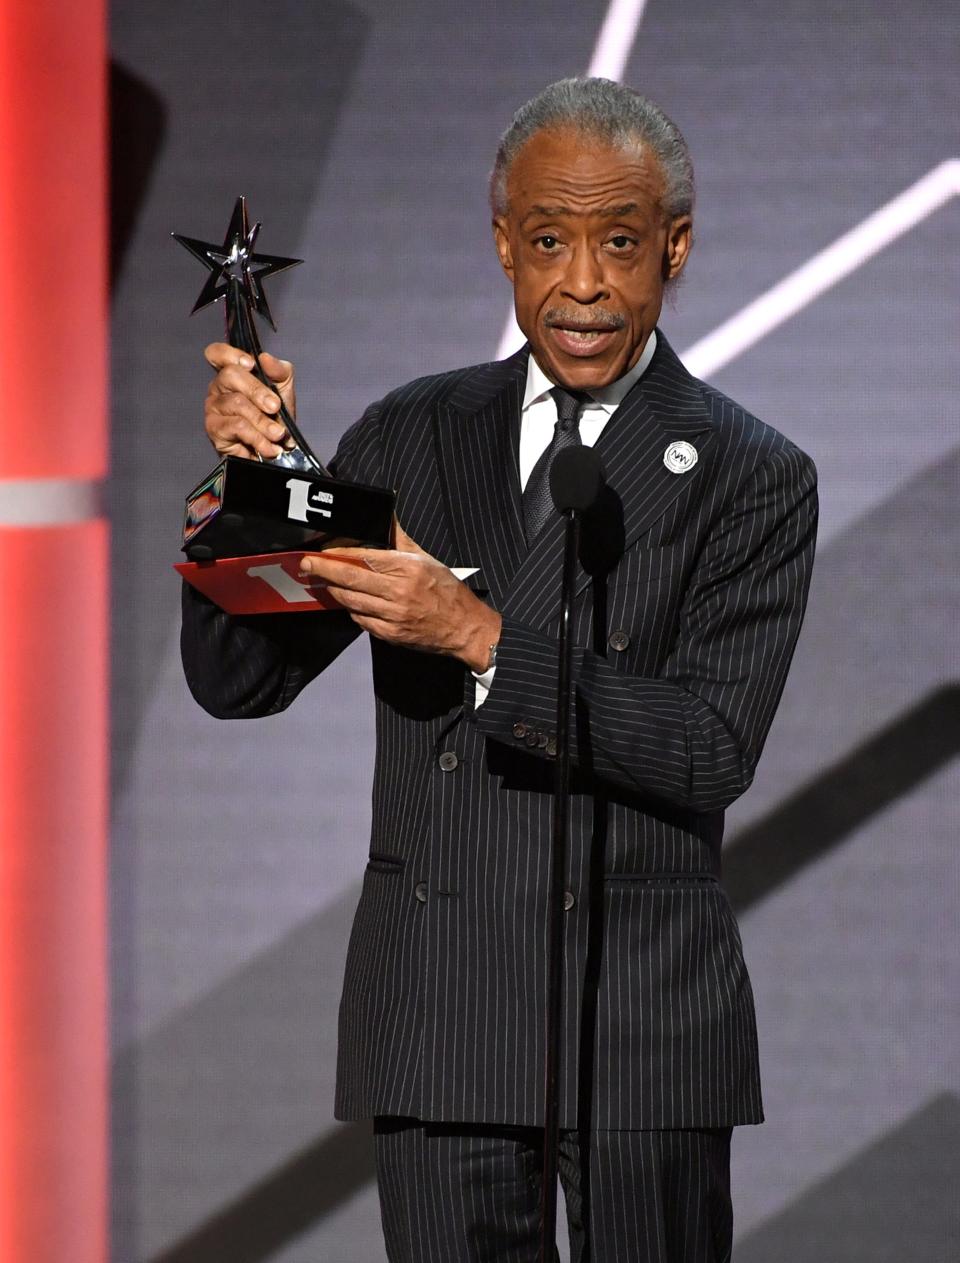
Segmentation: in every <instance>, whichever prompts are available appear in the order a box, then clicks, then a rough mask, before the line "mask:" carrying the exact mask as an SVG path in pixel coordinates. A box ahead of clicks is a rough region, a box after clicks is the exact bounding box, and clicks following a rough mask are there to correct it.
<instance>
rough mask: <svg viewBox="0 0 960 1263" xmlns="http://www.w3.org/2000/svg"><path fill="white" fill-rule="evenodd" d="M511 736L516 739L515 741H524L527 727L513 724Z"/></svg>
mask: <svg viewBox="0 0 960 1263" xmlns="http://www.w3.org/2000/svg"><path fill="white" fill-rule="evenodd" d="M513 735H514V736H515V737H516V739H517V740H518V741H522V740H523V739H524V737H525V736H526V735H527V725H526V724H514V725H513Z"/></svg>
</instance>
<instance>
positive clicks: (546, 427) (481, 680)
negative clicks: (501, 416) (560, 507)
mask: <svg viewBox="0 0 960 1263" xmlns="http://www.w3.org/2000/svg"><path fill="white" fill-rule="evenodd" d="M656 349H657V334H656V331H655V330H654V331H652V332H651V334H650V336H649V338H647V344H646V346H645V347H644V348H643V351H642V353H641V355H640V358H639V359H638V360H637V362H636V364H634V366H633V368H631V369H630V370H629V371H628V372H626V373H624V375H623V376H622V377H618V378H617V380H616V381H615V382H611V384H610V385H609V386H604V387H602V388H601V389H599V390H590V391H586V392H584V393H586V394H589V395H590V402H589V403H586V404H584V406H583V408H582V409H581V412H580V420H579V426H580V438H581V440H582V441H583V445H584V447H593V445H594V443H596V441H597V439H598V438H599V437H600V435H601V433H602V432H603V427H604V426H605V425H606V424H607V422H608V421H609V420H610V418H611V417H612V416H613V414H614V412H616V410H617V408H619V407H620V404H621V403H622V402H623V400H624V399H625V398H626V396H627V394H628V392H629V391H630V390H631V389H632V388H633V387H634V385H635V384H636V383H637V382H638V381H639V380H640V378H641V377H642V376H643V374H644V373H645V372H646V370H647V366H648V365H649V363H650V361H651V360H652V359H653V354H654V352H655V351H656ZM555 385H556V383H555V382H552V381H551V380H550V378H549V377H548V376H547V375H546V373H545V372H544V371H543V369H542V368H541V367H540V365H539V364H538V363H537V361H536V360H535V359H534V358H533V355H532V354H531V355H530V356H529V358H528V360H527V386H526V390H525V391H524V392H523V405H522V408H521V411H520V490H521V491H523V489H524V487H526V485H527V480H528V478H529V477H530V475H531V473H532V472H533V467H534V466H535V465H536V463H537V461H538V460H539V459H540V457H541V456H542V455H543V453H544V452H545V451H546V450H547V448H548V447H549V446H550V441H551V439H552V438H553V432H554V430H555V428H556V425H557V404H556V400H555V399H554V397H553V395H551V394H550V391H551V390H552V389H553V387H554V386H555ZM495 671H496V667H490V669H489V670H488V671H484V672H483V673H482V674H478V673H477V672H476V671H474V672H473V677H474V679H475V680H476V682H477V692H476V699H475V701H474V705H475V706H482V705H483V703H484V702H485V701H486V698H487V693H488V692H489V691H490V685H491V684H492V683H493V676H494V672H495Z"/></svg>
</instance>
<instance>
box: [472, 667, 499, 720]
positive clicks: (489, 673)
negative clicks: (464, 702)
mask: <svg viewBox="0 0 960 1263" xmlns="http://www.w3.org/2000/svg"><path fill="white" fill-rule="evenodd" d="M496 670H497V668H496V667H489V668H488V669H487V670H486V671H484V672H483V673H482V674H480V673H478V672H476V671H471V672H470V674H471V675H472V676H473V678H474V679H475V680H476V682H477V684H476V692H475V694H474V699H473V708H474V710H476V709H477V708H478V707H480V706H482V705H483V703H484V702H485V701H486V700H487V694H488V693H489V692H490V687H491V685H492V684H493V677H494V675H495V673H496Z"/></svg>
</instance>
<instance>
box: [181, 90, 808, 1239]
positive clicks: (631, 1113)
mask: <svg viewBox="0 0 960 1263" xmlns="http://www.w3.org/2000/svg"><path fill="white" fill-rule="evenodd" d="M491 198H492V209H493V231H494V238H495V242H496V248H497V252H498V254H499V257H500V262H501V264H502V266H503V269H504V271H505V272H506V274H507V276H508V277H509V278H510V280H511V281H512V283H513V290H514V298H515V305H516V314H517V320H518V323H519V325H520V328H521V329H522V330H523V332H524V334H525V335H526V337H527V340H528V345H527V346H525V347H524V348H523V350H521V351H519V352H518V353H517V354H516V355H514V356H513V357H511V358H510V359H508V360H505V361H503V362H500V363H489V364H481V365H479V366H475V367H472V368H466V369H460V370H458V371H455V372H451V373H446V374H443V375H440V376H436V377H429V378H424V379H421V380H419V381H416V382H413V383H411V384H410V385H407V386H403V387H401V388H400V389H398V390H396V391H394V392H392V393H391V394H389V395H387V396H386V397H385V398H384V399H382V400H381V401H380V402H378V403H375V404H373V405H371V407H370V408H369V409H368V410H367V412H366V413H365V414H364V416H363V417H362V418H361V420H360V421H359V422H358V423H357V424H356V425H355V426H353V428H352V429H350V430H349V431H348V432H347V434H346V435H345V436H344V438H343V440H342V442H341V444H340V447H339V449H338V452H337V455H336V458H335V462H334V468H335V471H336V473H337V475H338V476H339V477H341V478H345V479H349V480H352V481H360V482H365V483H372V484H378V485H381V486H386V487H391V488H395V489H396V491H397V494H398V517H399V522H400V523H402V529H401V527H400V526H399V525H398V527H397V530H396V540H395V548H394V549H392V550H388V551H382V552H377V551H371V550H366V551H363V550H361V555H362V557H363V558H364V559H365V561H366V566H365V567H362V568H358V567H356V566H355V565H348V564H346V563H344V562H339V561H334V560H330V559H327V558H325V557H324V556H323V555H322V554H317V555H313V556H311V557H309V558H307V559H306V560H305V561H304V563H303V564H304V570H305V571H307V572H309V573H310V574H312V575H318V576H322V577H323V578H324V579H325V580H326V581H327V582H328V583H329V584H330V585H331V588H332V589H333V591H334V592H335V594H336V596H337V597H338V599H339V600H340V602H341V603H342V605H343V606H344V611H343V613H338V614H319V615H303V614H298V615H295V616H289V615H288V616H278V617H260V618H248V619H242V618H231V617H228V616H227V615H225V614H223V613H222V612H220V611H219V610H217V609H216V608H215V607H213V606H212V605H210V604H209V603H208V602H207V601H205V599H204V598H203V597H201V596H199V595H198V594H197V593H195V592H194V591H193V590H192V589H189V588H185V590H184V624H183V655H184V664H185V669H186V673H187V678H188V680H189V682H190V686H191V688H192V690H193V692H194V694H195V696H196V698H197V700H198V701H199V702H200V703H201V705H203V706H205V707H206V708H207V709H208V710H209V711H210V712H211V713H212V714H215V715H219V716H222V717H224V718H230V717H249V716H257V715H265V714H272V713H274V712H276V711H278V710H281V709H283V708H284V707H286V706H288V705H289V704H290V703H291V702H292V701H293V699H294V698H295V697H296V696H297V695H298V694H299V692H300V691H301V689H303V688H304V686H305V685H307V684H308V683H309V682H310V681H311V680H312V679H313V677H314V676H316V675H317V674H318V673H319V672H320V671H322V670H323V668H324V667H325V666H326V665H327V664H328V663H329V662H330V661H331V660H332V659H333V658H334V657H335V656H336V655H337V654H338V653H339V652H340V651H341V650H342V649H343V648H344V647H345V646H346V645H347V644H348V643H349V642H350V641H351V640H352V639H353V638H354V637H356V636H357V635H359V634H360V632H361V630H362V631H366V632H368V633H369V634H370V637H371V639H370V645H371V651H372V659H373V680H374V687H375V692H376V703H377V758H376V767H375V771H374V788H373V803H374V813H373V836H372V839H371V844H370V859H369V863H368V865H367V870H366V874H365V877H364V885H363V893H362V895H361V898H360V904H359V907H358V909H357V915H356V921H355V924H354V929H353V934H352V937H351V942H350V948H349V953H348V959H347V966H346V977H345V984H344V993H343V1001H342V1006H341V1020H340V1064H339V1068H338V1069H339V1075H338V1091H337V1114H338V1117H340V1118H344V1119H356V1118H363V1117H371V1116H372V1117H373V1118H374V1119H375V1120H376V1121H375V1136H376V1141H375V1145H376V1162H377V1171H378V1178H379V1186H380V1194H381V1203H382V1209H383V1222H384V1230H385V1235H386V1240H387V1253H388V1256H389V1258H390V1259H391V1260H407V1261H410V1263H414V1261H416V1263H424V1261H426V1260H436V1261H438V1263H440V1261H443V1263H453V1261H456V1260H481V1259H482V1260H496V1261H497V1263H504V1261H506V1260H524V1261H529V1260H532V1259H533V1258H535V1257H536V1242H537V1214H538V1205H539V1198H540V1189H539V1171H540V1162H541V1155H540V1152H539V1150H540V1148H541V1146H542V1133H541V1132H540V1131H538V1125H539V1124H540V1123H541V1120H542V1111H543V1079H542V1068H543V1054H544V1010H545V991H546V986H545V974H546V960H545V947H544V943H545V925H546V913H547V875H548V872H549V863H550V845H551V841H550V837H551V835H550V806H551V798H550V790H551V784H552V778H551V767H552V763H551V760H552V759H553V757H554V755H555V749H556V747H555V739H554V735H553V731H552V728H553V724H554V719H555V713H556V694H555V690H556V668H557V635H558V603H559V586H560V582H559V579H560V566H561V554H562V535H563V526H562V522H561V520H560V519H559V517H558V515H557V514H556V513H555V512H554V511H553V509H552V506H551V503H550V498H549V491H548V488H547V484H546V473H547V470H548V469H549V465H550V463H551V461H552V459H553V456H554V454H555V452H556V451H557V450H558V449H559V448H561V447H564V446H567V445H569V444H571V443H578V442H579V443H584V444H591V445H596V450H597V452H598V453H599V454H600V456H601V459H602V463H603V466H604V469H605V472H606V480H607V488H608V489H607V492H606V494H605V497H604V500H603V502H602V503H601V505H600V506H599V508H598V509H597V511H596V513H595V515H594V518H593V520H592V521H591V522H588V523H587V524H586V526H585V530H584V549H583V554H582V557H581V563H582V565H581V569H580V571H579V574H578V581H577V595H576V604H575V609H574V617H573V628H574V637H575V644H576V648H575V652H574V665H573V679H574V686H575V699H574V713H573V723H572V734H573V735H572V741H573V760H574V769H575V770H574V783H573V801H572V808H571V816H572V819H571V846H570V857H569V868H568V873H567V883H566V884H567V896H566V901H565V907H566V912H565V917H566V923H565V995H564V1020H565V1026H564V1036H563V1062H562V1068H561V1118H560V1123H561V1128H562V1133H561V1158H560V1166H561V1178H562V1181H563V1185H564V1191H565V1194H566V1202H567V1213H568V1220H569V1229H570V1235H571V1241H572V1248H573V1254H574V1258H576V1259H580V1260H584V1259H588V1258H589V1259H592V1260H594V1263H598V1261H602V1263H611V1261H614V1260H616V1261H620V1260H623V1261H624V1263H626V1261H627V1260H630V1261H632V1260H650V1261H662V1263H667V1261H669V1263H694V1261H697V1263H702V1261H706V1260H712V1261H718V1260H724V1259H727V1258H729V1256H730V1238H731V1224H732V1217H731V1209H730V1196H729V1144H730V1129H731V1128H732V1127H733V1126H734V1125H736V1124H738V1123H754V1122H759V1121H760V1120H761V1117H762V1113H761V1103H760V1089H759V1081H758V1073H757V1050H756V1033H755V1023H754V1014H753V1002H752V997H751V991H750V984H749V980H748V977H747V973H746V970H745V967H744V963H743V958H742V954H741V948H740V939H739V934H738V931H737V926H736V922H735V920H734V917H733V914H732V912H731V909H730V906H729V903H728V902H727V899H726V897H725V895H724V893H723V890H722V888H721V886H720V884H719V875H720V844H721V836H722V831H723V812H724V808H725V807H726V806H727V805H728V804H729V803H731V802H732V801H733V800H734V799H735V798H737V796H738V795H739V794H741V793H742V792H743V791H744V790H745V789H746V788H747V787H748V785H749V784H750V781H751V779H752V777H753V773H754V769H755V767H756V764H757V760H758V758H759V755H760V751H761V748H762V746H763V743H764V739H765V737H766V733H767V730H768V728H769V725H770V722H771V720H772V718H773V714H774V710H775V708H776V705H777V702H778V700H779V697H780V694H781V690H782V688H783V683H784V679H785V676H786V672H787V668H788V665H789V662H790V658H791V655H792V652H793V647H794V644H795V641H796V637H797V633H798V631H799V628H800V622H801V618H802V612H803V606H804V601H805V596H806V589H807V583H808V579H809V569H810V564H811V561H812V555H813V543H814V533H815V523H816V493H815V473H814V470H813V466H812V464H811V462H810V460H809V459H808V458H807V457H806V456H805V455H804V454H803V453H802V452H800V451H798V449H797V448H796V447H794V446H793V445H792V444H791V443H790V442H789V441H788V440H787V439H785V438H784V437H783V436H782V435H780V434H778V433H777V432H776V431H775V430H772V429H770V428H769V427H768V426H766V425H764V424H762V423H761V422H760V421H758V420H756V419H755V418H754V417H752V416H750V415H749V414H748V413H746V412H745V411H744V410H743V409H742V408H740V407H739V406H738V405H737V404H735V403H733V402H732V401H731V400H730V399H727V398H725V397H724V396H723V395H721V394H719V393H718V392H717V391H715V390H713V389H712V388H710V387H709V386H706V385H704V384H703V383H702V382H699V381H696V380H694V379H693V378H692V377H690V375H689V374H688V373H687V372H686V371H685V370H684V369H683V367H682V365H681V364H680V362H679V360H678V359H677V357H676V356H675V355H674V353H673V351H672V350H671V349H670V347H669V345H668V344H667V341H666V338H665V337H664V336H663V334H662V333H661V332H660V331H659V330H658V329H657V328H656V325H657V320H658V318H659V315H660V309H661V304H662V300H663V293H664V288H665V286H666V285H669V284H670V283H671V282H673V281H675V280H676V279H677V277H678V276H679V275H680V273H681V271H682V269H683V267H684V264H685V263H686V260H687V255H688V253H689V250H690V244H691V227H692V218H691V216H692V208H693V174H692V168H691V164H690V159H689V155H688V152H687V147H686V144H685V142H684V140H683V138H682V136H681V135H680V133H679V131H678V130H677V128H676V127H675V126H674V125H673V123H671V122H670V120H669V119H668V118H667V117H666V116H665V115H664V114H663V113H662V111H660V110H659V109H658V108H657V107H656V106H654V105H653V104H652V103H651V102H649V101H647V100H645V99H644V98H643V97H640V96H638V95H637V94H636V93H634V92H632V91H631V90H629V89H627V88H625V87H622V86H620V85H617V84H613V83H610V82H607V81H605V80H597V79H594V80H564V81H562V82H560V83H556V84H553V85H552V86H550V87H548V88H547V89H546V90H545V91H544V92H543V93H541V94H540V96H538V97H537V98H535V99H534V100H533V101H531V102H529V103H528V104H527V105H525V106H523V107H522V108H521V109H520V110H519V111H518V113H517V114H516V115H515V117H514V119H513V122H512V124H511V126H510V127H509V129H508V130H507V132H506V133H505V134H504V136H503V139H502V141H501V144H500V148H499V151H498V154H497V159H496V165H495V168H494V172H493V177H492V182H491ZM207 358H208V360H209V361H210V363H211V364H212V366H213V367H214V368H215V369H216V370H217V372H216V376H215V378H214V380H213V383H212V385H211V387H210V392H209V395H208V398H207V408H206V426H207V433H208V435H209V437H210V439H211V441H212V442H213V444H214V446H215V447H216V449H217V451H218V452H221V453H231V454H234V455H241V456H250V457H254V456H257V455H260V456H262V457H264V458H270V457H272V456H275V455H276V454H277V453H278V452H279V450H280V447H281V445H282V444H283V443H284V440H285V435H284V431H283V428H282V426H280V425H279V423H278V422H276V421H275V420H274V419H272V417H271V413H273V412H275V411H276V401H275V400H274V399H272V398H271V396H270V395H269V393H267V392H266V391H265V390H264V389H263V387H262V386H261V385H259V384H258V382H257V381H256V379H255V378H254V377H253V376H252V374H251V373H250V369H251V367H252V364H251V361H250V359H249V357H247V356H245V355H243V354H242V353H241V352H239V351H237V350H235V349H233V348H231V347H229V346H226V345H223V344H216V345H214V346H211V347H209V348H208V349H207ZM264 362H265V367H266V370H267V372H268V373H269V374H270V376H271V378H272V379H273V380H274V381H275V382H276V384H277V387H278V388H279V390H280V392H281V394H282V395H283V396H284V398H285V399H286V401H287V403H288V404H289V405H290V406H291V407H292V405H293V369H292V366H291V365H289V364H287V363H285V362H284V361H281V360H277V359H273V358H272V357H270V356H265V357H264ZM457 567H463V568H473V569H475V573H474V574H473V575H472V576H471V577H470V578H469V579H468V580H467V581H465V582H461V581H460V580H458V579H457V578H455V577H454V575H453V574H452V573H451V569H452V568H457ZM317 770H318V771H321V772H322V765H320V766H318V768H317Z"/></svg>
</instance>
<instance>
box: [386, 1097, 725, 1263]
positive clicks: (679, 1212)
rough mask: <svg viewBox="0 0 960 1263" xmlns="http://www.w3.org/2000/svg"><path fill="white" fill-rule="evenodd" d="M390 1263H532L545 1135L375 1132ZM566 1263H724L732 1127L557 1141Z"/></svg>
mask: <svg viewBox="0 0 960 1263" xmlns="http://www.w3.org/2000/svg"><path fill="white" fill-rule="evenodd" d="M374 1148H375V1155H376V1167H377V1183H378V1187H379V1190H380V1205H381V1210H382V1214H383V1231H384V1237H385V1239H386V1245H387V1258H388V1259H389V1261H390V1263H536V1260H537V1258H538V1242H539V1212H540V1191H541V1186H542V1164H543V1132H542V1130H541V1129H539V1128H532V1127H503V1126H495V1125H494V1126H487V1125H480V1124H473V1125H470V1124H464V1123H460V1124H446V1123H422V1122H420V1121H419V1120H417V1119H410V1118H389V1117H381V1118H378V1119H376V1120H375V1124H374ZM559 1170H560V1180H561V1184H562V1186H563V1192H564V1199H565V1201H566V1206H567V1223H568V1231H569V1234H570V1247H571V1254H570V1257H571V1263H728V1261H729V1259H730V1253H731V1239H732V1235H733V1214H732V1210H731V1205H730V1128H721V1129H705V1130H697V1129H688V1130H681V1131H590V1132H574V1131H565V1132H562V1133H561V1139H560V1154H559Z"/></svg>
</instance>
